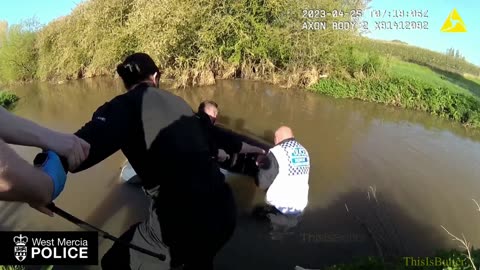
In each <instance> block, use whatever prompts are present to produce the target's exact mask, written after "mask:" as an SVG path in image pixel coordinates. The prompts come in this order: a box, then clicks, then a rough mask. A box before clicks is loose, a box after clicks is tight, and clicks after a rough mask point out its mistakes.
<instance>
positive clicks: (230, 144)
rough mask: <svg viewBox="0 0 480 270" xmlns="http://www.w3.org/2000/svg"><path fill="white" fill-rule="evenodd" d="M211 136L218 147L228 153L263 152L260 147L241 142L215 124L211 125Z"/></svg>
mask: <svg viewBox="0 0 480 270" xmlns="http://www.w3.org/2000/svg"><path fill="white" fill-rule="evenodd" d="M213 136H214V140H215V142H216V143H217V144H218V147H219V148H220V149H224V150H225V151H226V152H228V153H260V154H264V153H265V151H264V150H263V149H262V148H260V147H256V146H253V145H251V144H248V143H245V142H242V141H241V139H240V138H238V137H237V136H235V135H234V134H233V133H231V132H228V131H226V130H224V129H222V128H219V127H217V126H214V127H213Z"/></svg>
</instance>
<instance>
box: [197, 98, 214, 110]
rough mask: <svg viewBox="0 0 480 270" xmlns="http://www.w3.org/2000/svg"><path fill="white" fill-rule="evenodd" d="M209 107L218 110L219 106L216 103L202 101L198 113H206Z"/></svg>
mask: <svg viewBox="0 0 480 270" xmlns="http://www.w3.org/2000/svg"><path fill="white" fill-rule="evenodd" d="M208 105H210V106H214V107H215V108H218V104H217V103H215V101H212V100H205V101H202V103H200V105H199V106H198V112H203V111H205V107H207V106H208Z"/></svg>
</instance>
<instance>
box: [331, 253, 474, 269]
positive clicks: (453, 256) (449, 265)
mask: <svg viewBox="0 0 480 270" xmlns="http://www.w3.org/2000/svg"><path fill="white" fill-rule="evenodd" d="M413 258H414V259H416V260H417V261H416V264H417V265H416V266H413V265H412V262H413V261H412V259H406V258H396V259H390V260H389V261H388V262H385V261H382V260H381V259H380V258H377V257H365V258H358V259H356V260H354V261H353V262H351V263H345V264H337V265H332V266H329V267H326V268H324V269H322V270H386V269H388V270H409V269H410V270H411V269H416V270H473V267H472V265H471V264H470V261H469V260H468V259H467V257H466V254H465V253H464V252H460V251H458V250H449V251H438V252H437V253H436V254H435V255H434V256H431V257H428V259H430V261H429V262H428V263H429V265H428V266H427V265H426V264H427V258H419V257H413ZM419 259H423V261H424V265H421V261H420V260H419ZM472 259H473V261H474V263H475V264H476V265H478V264H479V263H480V250H478V249H476V250H473V251H472ZM435 260H436V263H435ZM442 263H443V265H442Z"/></svg>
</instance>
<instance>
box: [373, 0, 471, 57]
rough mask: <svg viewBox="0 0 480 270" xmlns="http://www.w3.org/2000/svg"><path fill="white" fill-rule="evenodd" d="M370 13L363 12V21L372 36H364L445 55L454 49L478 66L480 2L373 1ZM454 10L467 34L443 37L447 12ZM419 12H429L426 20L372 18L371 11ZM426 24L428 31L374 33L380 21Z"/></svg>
mask: <svg viewBox="0 0 480 270" xmlns="http://www.w3.org/2000/svg"><path fill="white" fill-rule="evenodd" d="M370 6H371V9H370V10H368V11H366V14H364V17H363V19H364V20H365V21H367V22H368V23H369V24H368V25H369V29H370V28H373V29H370V30H371V34H368V35H367V36H368V37H370V38H374V39H381V40H394V39H397V40H401V41H404V42H407V43H408V44H411V45H415V46H419V47H422V48H426V49H430V50H433V51H438V52H442V53H444V52H446V50H447V49H448V48H452V47H453V48H455V49H458V50H459V51H460V53H461V54H462V55H464V56H465V58H466V59H467V61H469V62H471V63H473V64H476V65H477V66H480V1H479V0H373V1H372V2H370ZM454 8H456V10H457V12H458V14H459V15H460V17H461V18H462V19H463V21H464V23H465V26H466V28H467V32H463V33H444V32H441V31H440V29H441V28H442V26H443V23H444V22H445V19H446V18H447V17H448V15H449V14H450V12H451V11H452V10H453V9H454ZM373 9H378V10H382V11H383V10H386V14H388V12H391V13H392V16H393V13H394V10H405V11H409V10H422V11H428V18H412V17H408V18H388V15H387V16H386V17H384V18H373V17H372V16H371V15H370V14H371V12H369V11H371V10H373ZM412 20H414V21H417V20H421V21H424V20H425V21H427V22H428V27H429V29H428V30H377V31H375V22H376V21H378V22H381V21H387V22H388V21H392V22H395V21H397V22H399V21H412Z"/></svg>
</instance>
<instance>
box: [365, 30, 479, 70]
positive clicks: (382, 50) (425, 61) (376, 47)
mask: <svg viewBox="0 0 480 270" xmlns="http://www.w3.org/2000/svg"><path fill="white" fill-rule="evenodd" d="M359 46H361V47H362V48H364V49H365V50H368V51H372V52H377V53H379V54H382V55H391V56H395V57H398V58H400V59H402V60H404V61H407V62H412V63H416V64H419V65H424V66H431V67H434V68H437V69H440V70H444V71H450V72H455V73H458V74H460V75H464V74H471V75H474V76H480V67H478V66H475V65H473V64H471V63H469V62H467V61H466V60H465V59H464V58H463V57H461V55H460V52H459V51H453V49H450V50H449V51H447V53H446V54H442V53H439V52H434V51H430V50H427V49H422V48H418V47H414V46H410V45H408V44H402V43H399V42H388V41H379V40H371V39H366V38H362V39H360V41H359Z"/></svg>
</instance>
